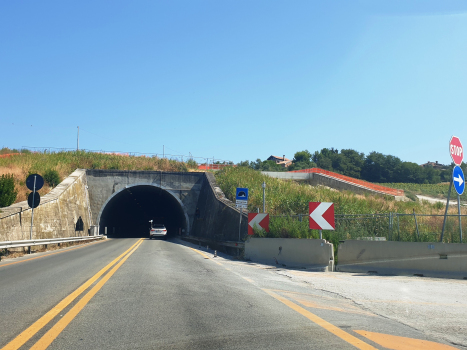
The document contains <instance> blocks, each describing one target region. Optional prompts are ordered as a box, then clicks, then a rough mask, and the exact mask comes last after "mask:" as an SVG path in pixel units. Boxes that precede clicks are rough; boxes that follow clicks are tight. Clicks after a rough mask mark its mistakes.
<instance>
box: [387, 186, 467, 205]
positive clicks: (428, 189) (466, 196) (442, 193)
mask: <svg viewBox="0 0 467 350" xmlns="http://www.w3.org/2000/svg"><path fill="white" fill-rule="evenodd" d="M380 185H382V186H387V187H391V188H397V189H400V190H404V191H405V193H406V196H407V194H408V193H413V194H414V195H415V194H419V195H422V196H429V197H436V198H447V196H448V191H449V183H439V184H413V183H381V184H380ZM456 197H457V193H456V190H455V189H454V187H453V188H452V189H451V198H456ZM461 201H467V192H464V193H463V194H462V195H461Z"/></svg>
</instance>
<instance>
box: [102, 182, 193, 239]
mask: <svg viewBox="0 0 467 350" xmlns="http://www.w3.org/2000/svg"><path fill="white" fill-rule="evenodd" d="M149 220H154V223H162V224H164V225H165V226H166V227H167V235H168V237H173V236H176V235H178V233H179V229H182V230H184V232H185V233H186V234H189V232H190V220H189V218H188V213H187V210H186V207H185V206H184V204H183V203H182V202H181V200H180V199H179V198H178V196H177V193H175V192H174V191H173V190H170V189H167V188H165V187H164V186H160V185H157V184H155V183H136V184H131V185H127V186H125V187H124V188H122V189H121V190H119V191H116V192H114V193H113V194H112V195H111V196H110V197H109V198H107V200H106V201H105V203H104V204H103V206H102V208H101V210H100V212H99V215H98V217H97V225H98V226H99V229H100V233H101V234H104V231H105V227H107V234H108V236H109V237H121V238H123V237H148V236H149V225H150V224H149Z"/></svg>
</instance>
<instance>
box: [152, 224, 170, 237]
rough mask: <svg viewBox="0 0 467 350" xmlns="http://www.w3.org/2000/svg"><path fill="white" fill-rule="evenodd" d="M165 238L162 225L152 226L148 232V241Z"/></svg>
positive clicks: (165, 233) (165, 234)
mask: <svg viewBox="0 0 467 350" xmlns="http://www.w3.org/2000/svg"><path fill="white" fill-rule="evenodd" d="M166 236H167V229H166V228H165V226H164V225H162V224H153V225H152V227H151V230H150V231H149V239H153V238H157V237H160V238H164V239H165V238H166Z"/></svg>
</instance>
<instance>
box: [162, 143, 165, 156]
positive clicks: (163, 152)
mask: <svg viewBox="0 0 467 350" xmlns="http://www.w3.org/2000/svg"><path fill="white" fill-rule="evenodd" d="M162 158H165V146H164V145H162Z"/></svg>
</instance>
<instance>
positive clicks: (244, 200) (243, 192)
mask: <svg viewBox="0 0 467 350" xmlns="http://www.w3.org/2000/svg"><path fill="white" fill-rule="evenodd" d="M235 199H236V206H237V208H240V222H239V224H238V241H239V242H240V241H241V239H242V235H241V234H242V214H243V208H245V209H246V208H248V188H244V187H237V193H236V195H235Z"/></svg>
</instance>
